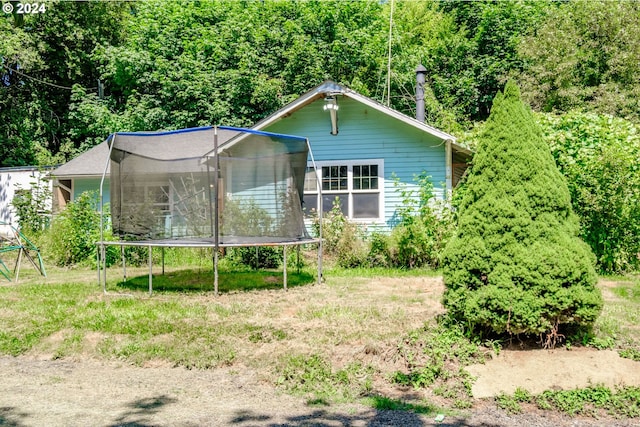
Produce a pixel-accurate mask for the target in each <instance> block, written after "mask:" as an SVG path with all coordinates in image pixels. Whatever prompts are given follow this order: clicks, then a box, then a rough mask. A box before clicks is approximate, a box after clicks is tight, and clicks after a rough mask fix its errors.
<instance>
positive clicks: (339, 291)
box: [0, 251, 640, 417]
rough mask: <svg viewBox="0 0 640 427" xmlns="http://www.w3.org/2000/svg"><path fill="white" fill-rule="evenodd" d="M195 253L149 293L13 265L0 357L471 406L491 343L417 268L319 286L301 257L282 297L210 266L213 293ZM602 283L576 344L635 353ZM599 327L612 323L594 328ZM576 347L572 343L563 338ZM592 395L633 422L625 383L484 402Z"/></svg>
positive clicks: (628, 292) (577, 409)
mask: <svg viewBox="0 0 640 427" xmlns="http://www.w3.org/2000/svg"><path fill="white" fill-rule="evenodd" d="M180 252H181V251H176V252H175V253H170V252H169V251H168V253H167V254H166V259H167V260H169V259H175V260H179V259H184V257H183V256H182V255H181V254H180ZM155 256H156V254H155V253H154V257H155ZM206 261H207V262H205V263H204V265H202V266H201V267H200V268H193V267H191V268H188V269H184V268H179V269H176V266H175V265H174V266H167V271H166V273H165V274H164V275H162V274H160V273H159V271H157V270H158V268H159V267H156V269H155V271H154V273H155V274H154V288H155V293H154V296H152V297H149V296H148V293H147V275H148V271H147V269H146V267H145V268H130V269H128V270H127V273H128V275H129V279H127V281H126V282H123V281H122V279H121V277H120V273H121V272H120V271H119V269H115V268H114V269H109V271H108V285H107V291H108V292H107V294H103V293H102V291H101V289H99V287H98V286H96V283H95V282H96V277H95V271H91V270H86V269H80V268H76V269H59V268H55V267H52V268H51V269H50V271H49V276H48V277H47V278H42V277H41V276H39V275H38V274H37V272H35V271H33V270H31V269H26V268H25V269H24V271H23V273H22V275H21V276H22V283H20V284H7V285H6V286H2V287H0V321H1V322H2V325H3V328H2V331H1V332H0V354H6V355H14V356H19V355H24V354H30V355H35V354H39V355H46V357H50V358H74V357H86V356H89V357H94V358H98V359H105V360H109V359H117V360H121V361H125V362H128V363H132V364H136V365H145V364H148V363H157V362H161V363H164V364H170V365H175V366H184V367H188V368H192V369H212V368H215V367H219V366H231V367H234V366H246V367H248V368H249V369H254V370H256V371H257V372H259V374H260V376H261V377H262V378H264V379H265V380H267V381H270V382H271V383H272V384H273V385H275V386H277V387H279V388H281V389H282V390H284V391H286V392H288V393H293V394H296V395H299V396H303V397H304V398H306V399H307V401H308V402H309V403H310V404H323V405H331V404H333V403H337V402H354V401H358V402H362V403H365V404H368V405H371V406H372V407H375V408H378V409H394V410H408V411H414V412H417V413H426V414H432V413H445V414H452V413H456V411H460V410H463V409H468V408H469V407H471V405H473V402H474V401H473V399H472V397H471V394H470V390H471V386H472V384H473V381H474V379H473V378H472V377H471V376H470V375H469V374H468V373H467V372H466V371H465V367H466V366H467V365H469V364H472V363H479V362H481V361H482V360H483V359H484V357H485V355H487V354H489V353H491V352H493V353H496V352H498V351H500V343H499V342H496V341H484V342H481V341H477V340H471V339H469V338H468V337H467V336H466V332H467V330H466V328H465V327H464V325H462V324H459V323H451V322H450V321H449V320H448V319H447V318H446V317H445V318H440V317H439V316H438V314H439V313H440V312H441V309H440V307H439V305H438V300H439V298H440V296H441V292H440V291H438V292H433V288H434V287H439V286H441V285H440V281H439V279H437V278H435V277H429V273H433V272H432V271H431V270H422V271H420V270H396V269H382V268H377V269H342V268H340V267H331V268H329V269H328V270H327V271H328V272H330V274H326V283H324V284H323V285H321V286H315V285H311V283H314V282H315V271H314V267H313V266H309V267H305V268H302V270H301V272H300V273H299V274H297V273H290V275H289V283H290V288H289V291H288V292H285V291H283V290H282V282H281V274H280V273H278V272H273V271H268V270H267V271H253V270H250V269H248V268H247V269H245V270H243V271H241V272H233V273H232V272H231V271H233V270H227V268H232V267H233V268H235V267H234V266H226V265H224V263H222V266H221V272H220V290H221V295H219V296H217V297H216V296H213V294H212V293H211V292H210V290H211V287H212V281H213V280H212V274H211V272H210V268H211V267H210V265H209V262H210V259H207V260H206ZM425 273H427V274H425ZM606 280H607V282H606V283H608V284H607V285H606V289H607V290H608V291H610V293H608V294H607V295H609V297H608V298H607V299H606V302H605V307H604V310H603V316H602V317H603V318H605V319H603V324H602V325H601V324H600V320H599V321H598V322H596V324H595V325H594V327H593V330H592V332H590V335H589V337H588V339H587V340H586V341H585V344H586V345H591V344H590V343H591V341H598V340H599V341H601V342H607V341H608V342H612V345H611V347H612V348H615V349H618V350H619V351H620V352H621V353H623V352H624V353H625V354H629V355H633V354H637V351H638V350H639V349H640V347H639V346H638V343H640V332H639V331H638V329H637V327H636V326H635V325H637V322H638V318H637V313H638V304H640V299H639V297H638V292H637V287H638V279H637V278H634V277H633V276H625V277H620V278H616V279H615V281H614V280H613V279H606ZM294 283H295V284H294ZM372 301H375V303H372ZM634 316H635V317H634ZM613 324H615V325H617V327H616V329H615V330H614V329H612V328H610V327H608V328H605V326H607V325H613ZM610 334H613V335H610ZM581 344H582V343H581V342H580V341H579V340H578V339H577V338H575V339H574V341H573V346H578V345H581ZM395 387H410V388H412V389H415V390H416V393H415V394H416V395H417V396H418V397H417V398H415V399H412V398H406V397H405V398H400V399H399V398H398V397H397V395H395V394H388V395H387V394H386V393H381V390H388V389H393V388H395ZM421 390H424V391H425V393H428V395H429V396H430V397H429V398H425V397H424V395H423V394H422V393H421V392H419V391H421ZM596 392H597V393H599V395H601V396H604V397H602V399H603V400H602V401H603V402H609V403H610V405H609V406H610V408H609V407H608V406H606V403H602V405H603V406H602V407H604V408H606V409H607V411H608V412H607V413H608V414H611V415H612V416H616V417H638V415H637V414H636V412H634V411H637V405H636V406H634V401H633V399H634V396H636V397H635V398H636V399H637V393H638V390H637V389H634V388H629V387H628V388H624V389H620V390H612V391H605V389H603V388H602V387H597V388H593V390H591V388H588V389H586V390H582V391H581V390H576V391H564V392H555V391H554V392H547V393H545V394H542V395H540V396H529V395H528V393H527V392H526V391H524V390H521V391H519V392H517V393H516V394H514V396H506V395H503V396H500V397H499V398H498V399H497V401H496V404H497V405H498V406H500V407H502V408H504V409H506V410H509V411H513V412H517V411H518V407H520V408H521V409H522V410H524V409H526V405H534V404H538V405H540V407H541V408H543V407H547V409H550V410H554V411H555V410H558V411H564V412H567V413H576V414H583V415H593V416H596V415H598V414H603V413H604V412H598V411H601V410H600V409H598V411H595V410H592V408H595V406H594V405H596V403H594V402H593V401H594V399H595V398H596V397H595V394H596ZM563 393H564V394H563ZM571 393H574V394H575V396H572V395H571ZM410 394H411V393H410ZM420 396H422V397H420ZM590 396H591V397H590ZM578 398H579V399H582V400H583V401H584V403H580V402H578V400H577V399H578ZM605 398H606V399H608V400H604V399H605ZM573 401H575V402H573ZM545 405H546V406H545ZM447 408H448V409H447ZM598 408H600V407H598ZM634 408H635V409H634ZM634 414H636V415H634Z"/></svg>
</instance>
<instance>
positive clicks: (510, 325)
mask: <svg viewBox="0 0 640 427" xmlns="http://www.w3.org/2000/svg"><path fill="white" fill-rule="evenodd" d="M457 214H458V216H457V217H458V228H457V231H456V234H455V235H454V236H453V238H452V239H451V240H450V241H449V242H448V244H447V246H446V248H445V250H444V252H443V257H442V263H443V275H444V280H445V286H446V289H445V293H444V297H443V303H444V305H445V307H446V308H447V309H448V312H449V314H450V316H452V317H453V318H454V319H458V320H460V321H462V322H464V324H466V325H467V327H468V328H469V329H470V330H471V331H473V332H474V333H479V334H494V333H497V334H504V333H507V334H511V335H525V336H531V335H534V336H535V335H538V336H540V337H541V338H542V341H541V342H542V343H543V344H544V345H545V346H554V345H555V344H556V342H558V341H559V340H560V339H561V338H562V334H561V327H562V326H563V325H578V326H589V325H591V324H592V323H593V322H594V321H595V319H596V318H597V316H598V314H599V313H600V310H601V308H602V296H601V295H600V292H599V290H598V289H597V288H596V286H595V284H596V280H597V276H596V272H595V268H594V265H595V257H594V255H593V253H592V252H591V250H590V248H589V247H588V246H587V245H586V244H585V243H584V242H583V241H582V240H581V239H580V238H579V231H580V230H579V224H578V218H577V216H576V215H575V214H574V213H573V210H572V208H571V199H570V195H569V190H568V187H567V184H566V182H565V180H564V177H563V176H562V175H561V174H560V172H559V171H558V169H557V168H556V165H555V163H554V160H553V157H552V156H551V153H550V150H549V147H548V145H547V144H546V143H545V141H544V139H543V136H542V133H541V131H540V128H539V127H538V126H537V124H536V122H535V121H534V118H533V115H532V113H531V111H530V110H529V109H528V108H527V107H525V105H524V104H523V103H522V101H521V100H520V91H519V89H518V87H517V86H516V85H515V84H513V83H508V84H507V85H506V87H505V89H504V93H498V95H497V96H496V98H495V100H494V102H493V107H492V110H491V114H490V117H489V119H488V120H487V123H486V126H485V130H484V132H483V133H482V134H481V135H480V140H479V145H478V150H477V153H476V155H475V158H474V162H473V166H472V171H471V174H470V176H469V178H468V181H467V185H466V189H465V192H464V195H463V198H462V201H461V202H460V204H459V207H458V212H457Z"/></svg>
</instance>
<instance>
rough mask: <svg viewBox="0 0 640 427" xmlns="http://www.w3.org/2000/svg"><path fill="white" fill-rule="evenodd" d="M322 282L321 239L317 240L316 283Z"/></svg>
mask: <svg viewBox="0 0 640 427" xmlns="http://www.w3.org/2000/svg"><path fill="white" fill-rule="evenodd" d="M320 283H322V241H320V242H318V285H319V284H320Z"/></svg>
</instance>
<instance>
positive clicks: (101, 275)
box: [96, 126, 323, 295]
mask: <svg viewBox="0 0 640 427" xmlns="http://www.w3.org/2000/svg"><path fill="white" fill-rule="evenodd" d="M219 128H220V129H228V130H237V131H240V132H247V133H254V134H261V135H272V134H270V133H269V132H264V131H256V130H252V129H245V128H233V127H226V126H214V127H213V129H214V138H213V151H212V153H213V157H214V162H215V164H216V170H218V169H219V161H218V158H219V155H218V129H219ZM170 132H176V131H170ZM154 135H155V134H154ZM280 136H282V135H280ZM284 136H289V135H284ZM116 137H117V133H113V134H111V135H110V136H109V137H108V138H107V141H109V140H110V142H108V145H109V153H108V155H107V160H106V163H105V167H104V170H103V173H102V178H101V179H100V195H99V198H100V207H99V208H100V241H98V242H96V245H97V272H98V284H99V285H102V290H103V292H104V293H105V294H106V293H107V267H106V262H107V261H106V247H107V246H120V247H121V253H122V268H123V276H124V279H125V280H126V265H125V257H124V247H125V246H132V247H147V248H148V251H149V257H148V258H149V260H148V264H149V295H152V294H153V256H152V255H153V254H152V252H153V248H154V247H160V248H162V249H163V252H162V253H163V257H162V272H163V273H164V248H167V247H182V248H213V272H214V293H215V295H218V294H219V292H218V289H219V287H218V285H219V283H218V258H219V253H220V249H221V248H233V247H260V246H266V247H268V246H272V247H273V246H281V247H282V254H283V263H282V264H283V288H284V290H285V291H286V290H287V247H288V246H297V247H298V248H299V247H300V246H302V245H307V244H315V245H317V252H318V271H317V284H320V283H321V282H322V214H323V199H322V183H321V181H320V180H319V179H317V177H318V169H317V167H316V162H315V159H314V157H313V152H312V151H311V145H310V144H309V139H307V138H305V141H306V144H307V149H308V151H309V158H310V160H311V164H312V167H313V171H314V175H315V176H316V187H317V192H318V195H319V197H318V200H319V202H318V203H319V206H318V223H319V227H318V237H317V238H298V239H295V240H294V239H291V240H279V241H276V240H271V241H269V239H268V238H267V239H265V240H264V241H260V242H258V241H250V239H251V238H249V240H248V241H246V242H239V241H238V242H229V243H224V242H220V240H219V239H220V237H219V229H218V227H219V218H218V209H219V206H218V197H217V195H216V197H213V199H214V200H213V202H214V209H213V212H214V221H213V228H214V229H213V236H211V237H210V238H192V239H189V238H183V239H179V240H178V239H160V240H113V241H106V240H104V191H103V188H104V181H105V177H106V175H107V170H108V168H109V164H110V162H111V152H112V149H113V145H114V144H113V141H115V138H116ZM205 157H211V156H210V154H207V155H205ZM217 181H218V174H217V173H215V174H214V184H213V185H214V188H216V189H217V188H218V182H217ZM226 237H227V238H229V239H230V240H233V237H231V236H226Z"/></svg>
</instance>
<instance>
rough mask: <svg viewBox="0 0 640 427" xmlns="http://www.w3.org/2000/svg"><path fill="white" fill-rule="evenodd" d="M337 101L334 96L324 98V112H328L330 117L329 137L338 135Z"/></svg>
mask: <svg viewBox="0 0 640 427" xmlns="http://www.w3.org/2000/svg"><path fill="white" fill-rule="evenodd" d="M338 108H339V107H338V100H337V99H336V97H335V96H332V95H330V96H327V97H325V98H324V107H323V108H322V109H323V110H324V111H329V115H330V117H331V135H337V134H338Z"/></svg>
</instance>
